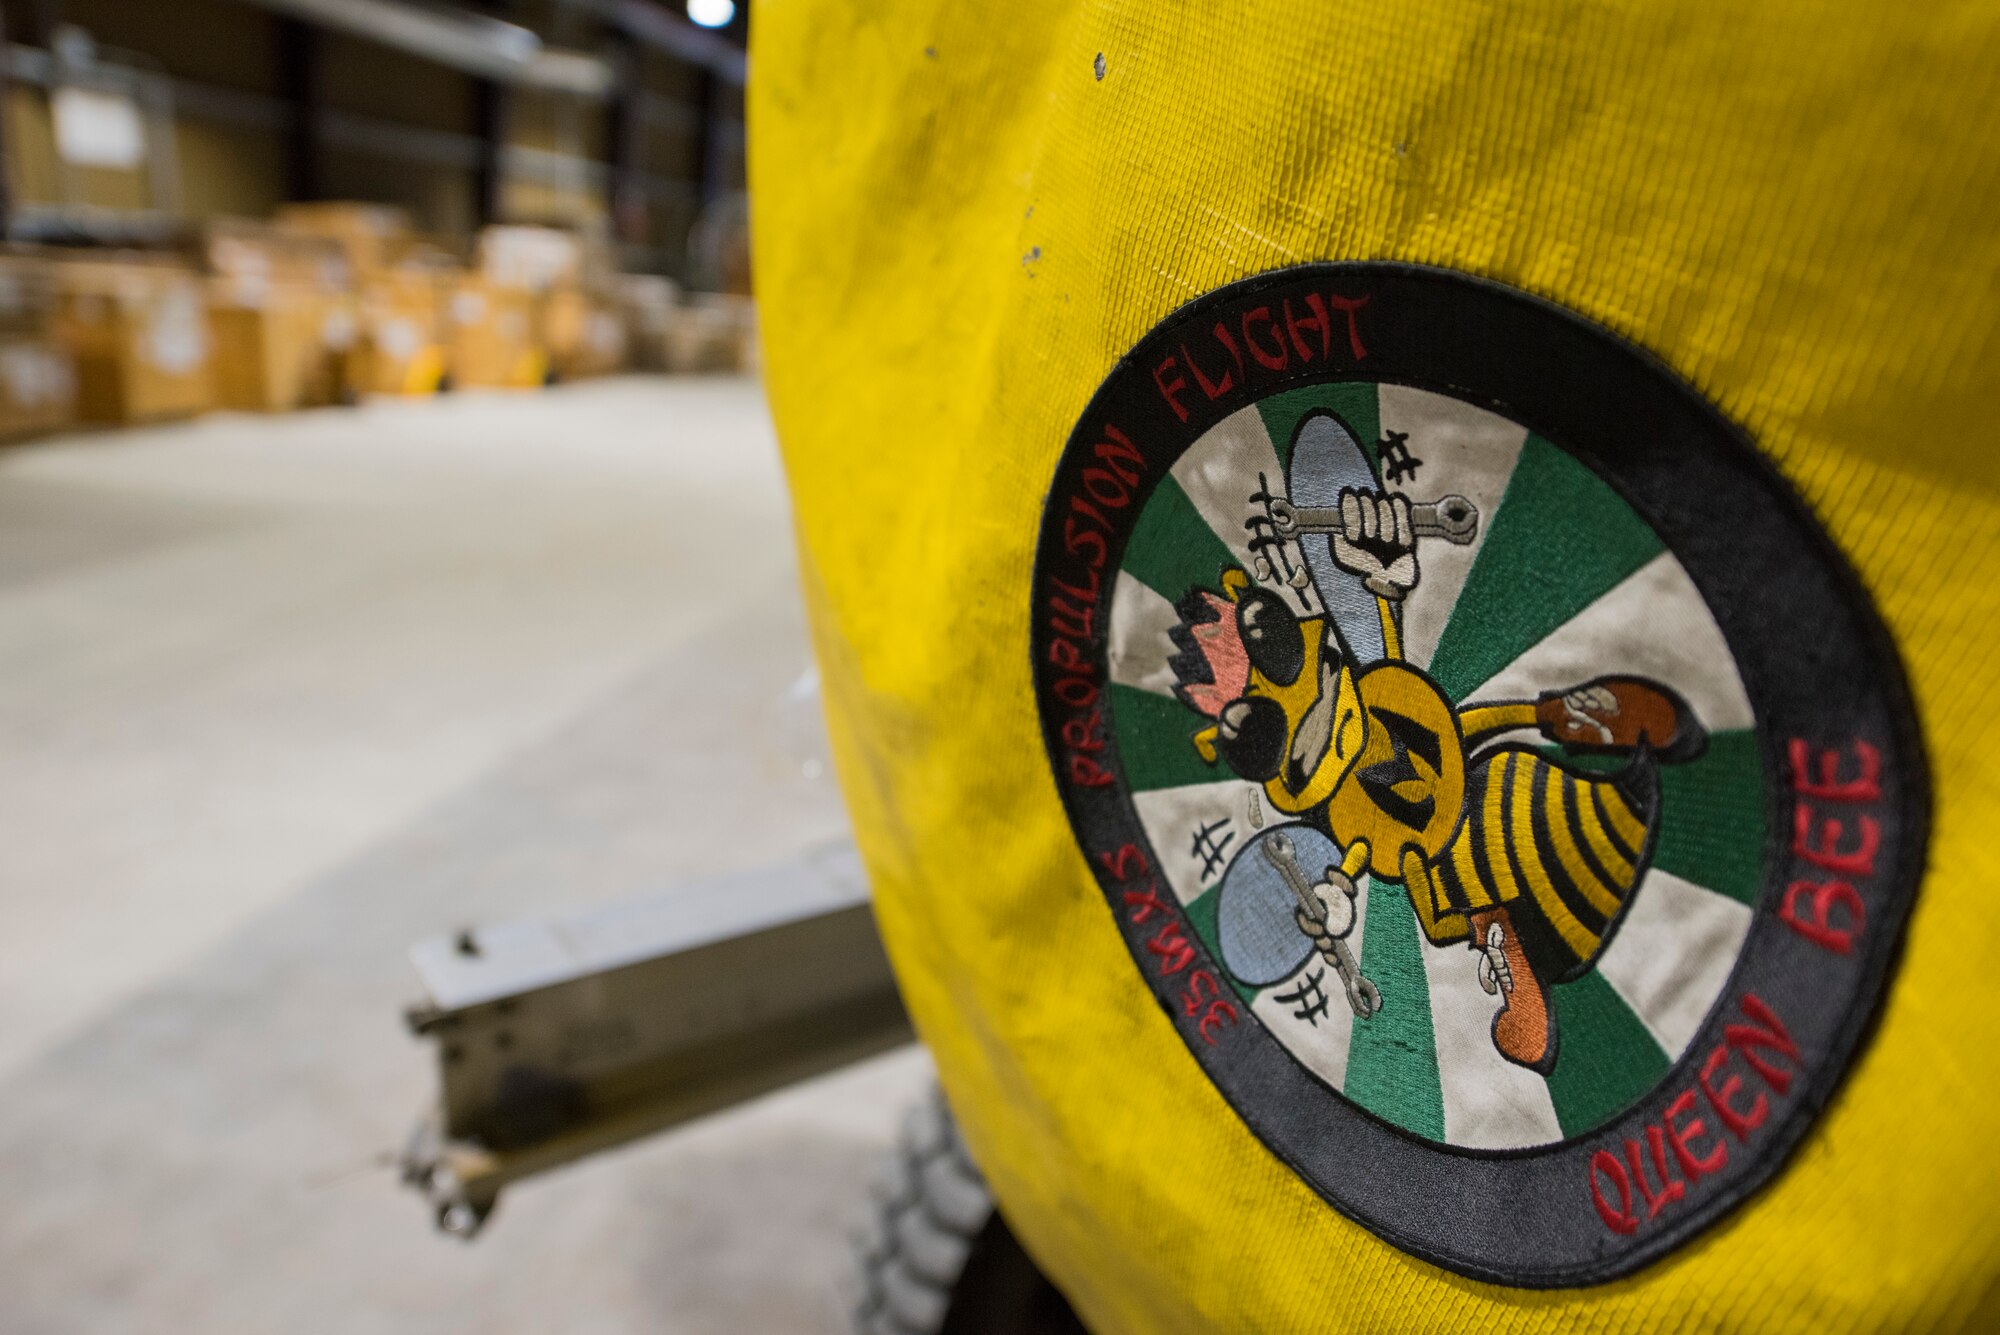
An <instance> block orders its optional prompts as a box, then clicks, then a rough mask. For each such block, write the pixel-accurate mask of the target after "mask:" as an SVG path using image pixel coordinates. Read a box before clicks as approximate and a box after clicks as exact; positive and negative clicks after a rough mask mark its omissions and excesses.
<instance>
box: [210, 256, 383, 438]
mask: <svg viewBox="0 0 2000 1335" xmlns="http://www.w3.org/2000/svg"><path fill="white" fill-rule="evenodd" d="M344 305H345V301H344V299H341V298H328V297H327V296H326V295H325V294H323V293H321V292H319V291H317V290H315V289H313V288H308V287H302V286H300V285H298V284H281V285H277V286H274V287H271V288H269V289H266V290H265V291H264V292H263V293H262V295H261V296H260V298H259V299H258V300H257V302H256V303H255V304H248V303H245V302H243V301H240V300H237V299H236V294H234V293H233V292H232V291H231V290H230V289H228V288H226V287H224V288H212V289H211V293H210V300H209V307H208V323H209V332H210V335H211V336H212V337H213V339H214V340H215V370H214V381H215V402H216V406H217V407H221V408H234V409H238V410H241V411H246V412H284V411H287V410H289V409H293V408H312V407H321V406H324V405H326V404H330V403H338V402H339V401H340V400H341V397H342V394H343V390H344V384H343V376H342V370H343V362H344V355H343V354H344V352H345V348H346V346H347V344H348V343H351V342H352V339H351V338H349V339H347V340H345V341H341V340H339V339H338V338H337V331H338V330H339V329H340V328H341V327H342V323H341V321H340V320H339V318H338V313H339V312H341V311H342V310H343V309H344ZM352 323H353V320H352V317H351V315H350V316H349V317H348V319H347V321H346V327H348V328H351V327H352Z"/></svg>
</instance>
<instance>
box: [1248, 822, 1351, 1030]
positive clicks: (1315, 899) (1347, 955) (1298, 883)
mask: <svg viewBox="0 0 2000 1335" xmlns="http://www.w3.org/2000/svg"><path fill="white" fill-rule="evenodd" d="M1259 847H1260V848H1262V849H1263V850H1264V861H1266V862H1268V863H1270V864H1271V866H1272V868H1273V869H1275V870H1276V871H1277V873H1278V876H1279V878H1280V879H1281V880H1283V881H1284V883H1285V884H1286V885H1287V886H1289V887H1290V888H1291V891H1292V896H1293V897H1294V898H1295V899H1297V900H1298V901H1299V912H1301V913H1303V914H1305V915H1306V916H1307V917H1308V918H1311V919H1312V920H1313V921H1314V922H1315V923H1317V924H1319V926H1320V927H1321V928H1324V927H1325V926H1326V905H1324V904H1322V903H1321V902H1320V900H1319V896H1317V895H1315V894H1314V893H1313V892H1312V887H1311V885H1309V884H1308V883H1307V881H1306V874H1305V873H1304V872H1303V871H1301V870H1300V869H1299V859H1298V855H1297V851H1296V850H1295V849H1294V848H1293V846H1292V841H1291V839H1290V838H1288V837H1287V836H1286V835H1285V834H1284V832H1283V831H1278V832H1276V833H1273V834H1272V835H1271V836H1270V837H1269V838H1267V839H1266V840H1264V842H1263V843H1262V844H1260V845H1259ZM1326 870H1327V876H1326V883H1327V884H1328V885H1332V886H1338V887H1339V888H1340V889H1341V890H1343V891H1346V890H1347V889H1348V887H1347V886H1343V885H1340V883H1339V882H1338V881H1335V880H1334V879H1333V878H1334V876H1335V875H1337V874H1338V873H1336V872H1335V871H1334V869H1333V868H1332V867H1328V868H1327V869H1326ZM1349 897H1350V898H1352V895H1351V893H1350V896H1349ZM1353 930H1354V923H1353V920H1352V919H1349V921H1348V924H1347V931H1350V932H1351V931H1353ZM1345 936H1346V932H1343V933H1342V934H1341V935H1340V936H1336V937H1333V938H1332V940H1333V949H1332V951H1331V952H1328V951H1324V950H1322V951H1321V952H1320V954H1321V955H1322V956H1323V957H1324V958H1325V959H1326V961H1327V963H1329V964H1331V965H1333V967H1334V970H1335V972H1337V973H1339V974H1340V983H1341V986H1342V987H1344V988H1345V989H1346V990H1347V1005H1348V1008H1349V1009H1351V1010H1352V1011H1353V1012H1354V1014H1355V1015H1356V1016H1357V1017H1358V1018H1360V1019H1363V1020H1365V1019H1367V1018H1368V1017H1369V1016H1371V1015H1373V1014H1375V1012H1377V1011H1379V1010H1381V1009H1382V991H1381V989H1380V988H1378V987H1376V986H1375V984H1374V982H1373V981H1372V980H1370V979H1367V978H1363V977H1362V976H1361V966H1360V965H1358V964H1356V963H1355V962H1354V954H1353V952H1352V951H1350V950H1348V948H1347V942H1346V940H1345V939H1344V938H1345Z"/></svg>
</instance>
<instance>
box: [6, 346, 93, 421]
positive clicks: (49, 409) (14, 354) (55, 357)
mask: <svg viewBox="0 0 2000 1335" xmlns="http://www.w3.org/2000/svg"><path fill="white" fill-rule="evenodd" d="M75 420H76V365H75V363H74V362H73V361H72V360H71V358H70V355H69V351H68V349H66V348H64V347H63V346H62V344H60V343H58V342H57V341H56V340H55V338H54V337H53V336H52V335H49V334H0V438H5V439H9V440H12V439H16V438H18V437H21V436H27V435H35V434H39V433H42V432H47V431H59V430H61V429H62V428H63V427H66V426H68V425H70V424H71V423H72V422H74V421H75Z"/></svg>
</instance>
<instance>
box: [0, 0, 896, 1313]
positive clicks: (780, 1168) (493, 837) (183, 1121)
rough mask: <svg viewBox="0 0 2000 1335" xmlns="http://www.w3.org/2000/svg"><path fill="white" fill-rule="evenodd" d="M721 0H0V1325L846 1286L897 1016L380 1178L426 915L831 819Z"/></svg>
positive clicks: (726, 9) (550, 910)
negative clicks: (715, 1085) (763, 372)
mask: <svg viewBox="0 0 2000 1335" xmlns="http://www.w3.org/2000/svg"><path fill="white" fill-rule="evenodd" d="M746 25H747V16H746V15H745V14H744V13H742V12H738V11H737V9H736V7H735V6H732V5H730V4H728V3H727V0H692V3H689V4H681V3H679V2H678V0H484V2H481V0H454V2H453V3H449V4H442V3H428V2H427V0H426V2H423V3H419V2H418V0H175V3H172V4H163V3H156V2H155V0H5V2H4V3H0V26H4V46H0V85H4V86H0V107H3V108H4V116H0V227H3V228H4V233H5V237H6V244H5V247H4V251H0V436H3V437H4V442H5V443H4V444H0V662H4V664H5V672H4V673H3V674H0V718H4V722H0V728H4V742H0V812H4V814H0V925H4V931H0V995H4V997H5V998H6V1001H7V1003H8V1004H7V1005H6V1006H5V1008H4V1011H0V1082H3V1083H4V1091H5V1092H4V1097H0V1181H5V1182H6V1183H7V1184H8V1197H9V1204H8V1208H7V1209H6V1210H4V1211H0V1329H4V1330H7V1331H10V1332H43V1331H48V1332H57V1331H64V1332H68V1331H114V1330H134V1331H150V1330H186V1331H200V1332H268V1331H271V1330H276V1329H295V1330H307V1331H314V1332H321V1331H325V1332H347V1331H356V1332H359V1331H399V1332H400V1331H414V1332H432V1331H437V1332H459V1331H466V1332H471V1331H481V1332H512V1331H521V1332H623V1331H641V1330H644V1331H649V1332H679V1331H689V1332H694V1331H702V1332H708V1331H717V1332H720V1331H749V1330H757V1331H821V1330H827V1331H832V1330H841V1329H846V1328H847V1323H848V1315H847V1313H848V1310H849V1308H850V1306H851V1303H852V1293H851V1292H850V1291H849V1288H850V1284H851V1281H850V1280H849V1278H848V1275H849V1270H850V1266H851V1261H850V1255H849V1253H850V1245H851V1244H850V1238H851V1235H852V1233H853V1231H854V1229H855V1227H856V1222H857V1219H858V1218H859V1216H860V1214H861V1212H862V1211H863V1210H865V1208H866V1197H867V1193H866V1184H867V1182H868V1180H869V1178H870V1175H871V1174H872V1173H873V1172H875V1171H876V1169H877V1165H878V1162H879V1160H880V1157H881V1155H882V1153H883V1151H884V1149H885V1148H886V1147H887V1146H888V1145H889V1144H890V1142H891V1140H892V1139H893V1136H894V1134H895V1127H896V1124H897V1121H898V1119H899V1117H900V1116H901V1115H902V1113H903V1111H904V1109H905V1108H906V1107H907V1106H908V1105H909V1104H910V1102H911V1100H913V1099H915V1098H918V1097H919V1096H920V1095H921V1093H922V1091H923V1090H924V1089H926V1088H927V1087H928V1084H929V1080H930V1075H929V1069H928V1066H927V1065H926V1061H925V1059H924V1058H923V1057H922V1056H921V1054H920V1053H918V1052H917V1051H916V1050H915V1049H914V1048H911V1047H908V1046H898V1047H894V1048H892V1049H891V1050H889V1051H887V1052H886V1053H885V1054H884V1055H881V1056H877V1057H874V1058H872V1059H870V1060H867V1061H863V1062H860V1063H858V1064H854V1065H849V1066H846V1067H845V1068H844V1069H842V1070H839V1071H837V1072H835V1073H832V1074H829V1075H824V1076H821V1077H819V1078H817V1079H815V1080H813V1081H811V1082H809V1083H807V1084H804V1085H801V1086H797V1087H794V1088H791V1089H789V1090H786V1091H783V1092H780V1093H777V1094H774V1095H771V1096H769V1097H765V1098H761V1099H757V1100H754V1101H751V1102H749V1103H747V1104H743V1105H741V1106H740V1107H737V1108H734V1109H732V1110H729V1111H726V1112H722V1113H718V1114H716V1115H714V1116H709V1117H704V1118H701V1119H699V1120H695V1121H693V1122H690V1123H688V1124H687V1125H685V1126H683V1127H680V1128H679V1129H677V1130H674V1131H673V1132H671V1133H670V1134H664V1135H655V1136H648V1137H644V1138H638V1139H634V1140H632V1141H631V1142H630V1143H629V1144H624V1145H621V1146H618V1147H616V1148H612V1149H610V1150H608V1151H607V1152H604V1153H599V1154H594V1155H592V1156H590V1157H588V1158H587V1159H583V1160H580V1161H579V1162H577V1163H575V1164H572V1165H569V1166H566V1167H564V1168H562V1169H561V1170H560V1171H552V1172H548V1173H546V1174H543V1175H541V1176H538V1177H536V1178H534V1179H533V1180H532V1181H527V1182H523V1183H521V1184H519V1185H517V1186H515V1187H512V1188H510V1189H509V1193H508V1196H507V1199H506V1202H505V1205H504V1208H502V1209H501V1210H500V1211H498V1212H497V1213H496V1215H495V1216H494V1218H493V1219H492V1220H491V1221H490V1222H489V1223H487V1226H486V1227H484V1228H483V1229H481V1230H480V1231H479V1235H478V1236H477V1237H476V1238H475V1239H472V1240H471V1241H465V1240H462V1239H459V1238H454V1237H451V1236H449V1235H448V1233H446V1232H444V1231H440V1229H438V1228H437V1227H435V1224H436V1223H437V1222H438V1221H436V1220H434V1219H433V1218H431V1217H430V1216H429V1213H428V1210H427V1206H426V1203H425V1202H424V1200H423V1199H421V1197H420V1195H419V1194H418V1193H416V1192H412V1191H411V1190H410V1189H409V1188H410V1184H409V1183H407V1182H405V1181H403V1180H400V1179H401V1177H402V1176H403V1172H402V1168H403V1165H404V1156H405V1153H406V1151H405V1145H406V1141H407V1138H408V1137H409V1135H410V1131H411V1126H412V1123H413V1122H414V1121H416V1120H417V1118H418V1116H419V1113H420V1111H421V1110H422V1109H423V1108H424V1107H425V1106H426V1105H427V1103H429V1102H431V1101H432V1100H434V1099H435V1097H436V1093H435V1090H436V1085H437V1082H438V1079H439V1075H438V1061H439V1058H438V1054H437V1051H436V1046H435V1045H434V1044H432V1043H429V1042H427V1041H425V1040H424V1039H423V1038H421V1037H420V1036H418V1035H416V1034H413V1033H412V1032H410V1029H409V1026H407V1025H406V1023H405V1016H404V1013H405V1008H406V1007H408V1006H410V1005H411V1003H413V1002H415V1001H417V1000H419V999H420V989H419V986H418V979H417V977H416V975H415V973H414V972H413V970H412V967H411V963H410V958H409V951H410V949H411V947H412V945H413V944H414V943H417V942H419V941H421V940H423V939H425V938H429V937H435V936H437V935H438V934H440V933H444V934H452V933H458V934H460V939H466V937H465V935H464V934H466V933H469V932H471V931H472V930H474V929H476V928H479V927H481V926H482V925H485V924H491V923H496V922H507V921H510V920H522V919H532V918H536V917H538V916H546V915H550V914H574V913H578V912H590V911H593V910H596V909H599V908H602V907H604V906H610V905H616V904H619V903H622V902H627V901H630V900H631V899H633V898H634V897H635V896H654V897H658V896H663V895H664V896H671V895H673V894H675V893H678V887H682V886H699V885H701V884H703V883H705V882H712V881H713V880H714V878H716V877H722V876H728V875H732V874H741V873H745V872H754V871H755V869H757V868H759V867H765V866H769V865H771V864H772V863H773V861H774V860H782V859H785V858H787V857H793V856H805V855H808V854H810V853H811V852H812V850H815V849H820V848H824V847H827V846H830V845H837V844H838V843H839V841H840V840H842V839H843V838H844V836H845V829H846V826H845V818H844V815H843V813H842V808H841V804H840V799H839V794H838V791H837V788H836V787H835V785H834V782H833V779H832V777H831V774H830V772H829V770H830V767H829V765H828V762H827V759H826V755H825V740H824V736H823V731H822V727H821V723H820V719H819V712H818V695H817V678H816V676H815V674H814V673H813V671H812V667H811V657H810V653H809V650H808V647H807V639H806V632H805V627H804V618H803V613H802V611H801V609H800V605H799V593H798V587H797V579H796V575H795V571H794V565H793V552H792V548H791V545H790V538H789V520H788V511H787V505H786V499H785V495H784V484H783V478H782V474H781V471H780V468H779V461H778V455H777V449H776V443H775V440H774V438H773V436H772V431H771V426H770V422H769V418H768V416H767V414H766V410H765V408H764V404H763V400H762V394H761V390H760V387H759V384H758V381H757V378H756V346H757V342H756V328H755V305H754V298H753V296H752V283H751V273H750V269H749V260H748V240H747V227H748V222H747V219H748V210H747V207H746V201H745V196H744V171H743V150H744V135H743V114H742V105H743V104H742V85H743V81H744V78H745V72H746V55H745V43H746V38H747V31H746ZM461 1231H463V1230H461Z"/></svg>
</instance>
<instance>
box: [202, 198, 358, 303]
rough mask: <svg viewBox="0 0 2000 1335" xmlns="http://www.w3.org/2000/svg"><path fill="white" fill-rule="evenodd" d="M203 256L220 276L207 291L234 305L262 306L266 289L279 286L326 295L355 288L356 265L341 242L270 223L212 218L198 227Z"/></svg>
mask: <svg viewBox="0 0 2000 1335" xmlns="http://www.w3.org/2000/svg"><path fill="white" fill-rule="evenodd" d="M201 258H202V263H203V266H204V267H205V268H206V269H207V270H208V272H209V273H210V274H211V275H213V276H214V277H215V279H217V280H218V281H217V282H216V283H215V284H213V285H212V289H211V290H212V291H214V292H215V293H217V294H218V295H220V296H221V297H222V298H223V299H224V300H226V301H227V302H229V303H231V304H236V305H244V306H256V305H260V304H261V303H262V299H263V297H264V295H265V293H266V292H267V291H268V290H269V289H270V288H272V287H274V286H279V285H285V286H294V287H300V288H305V289H308V290H310V291H314V292H319V293H322V294H324V295H326V296H328V297H333V296H338V295H340V294H343V293H348V292H351V291H352V290H353V288H354V272H355V270H354V265H353V263H352V261H351V260H350V259H349V258H348V254H347V250H346V248H345V247H344V246H342V245H341V243H340V242H338V241H336V240H334V239H332V238H330V237H324V236H313V235H309V234H304V233H299V232H295V231H288V230H286V229H285V228H282V227H277V226H274V225H272V224H270V223H263V222H253V221H250V220H248V219H242V218H218V219H214V220H212V221H210V222H209V223H207V224H206V225H205V226H204V227H203V229H202V235H201Z"/></svg>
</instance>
